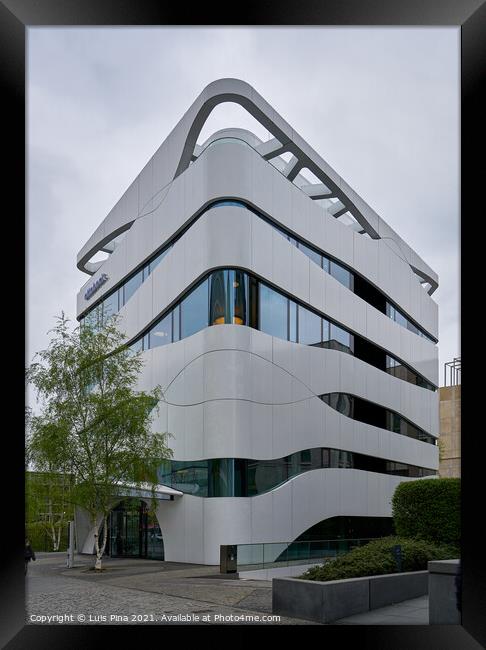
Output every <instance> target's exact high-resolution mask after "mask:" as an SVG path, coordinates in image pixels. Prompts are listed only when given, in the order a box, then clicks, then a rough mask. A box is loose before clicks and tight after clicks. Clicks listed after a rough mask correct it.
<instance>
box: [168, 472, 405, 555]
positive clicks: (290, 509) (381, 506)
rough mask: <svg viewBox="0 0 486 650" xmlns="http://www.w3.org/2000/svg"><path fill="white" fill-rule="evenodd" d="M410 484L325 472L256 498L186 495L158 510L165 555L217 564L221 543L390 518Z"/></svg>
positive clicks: (291, 536)
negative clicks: (328, 523)
mask: <svg viewBox="0 0 486 650" xmlns="http://www.w3.org/2000/svg"><path fill="white" fill-rule="evenodd" d="M407 480H409V479H404V478H399V477H396V476H387V475H384V474H374V473H372V472H364V471H361V470H349V469H324V470H312V471H310V472H305V473H304V474H300V475H298V476H296V477H295V478H293V479H291V480H290V481H288V482H287V483H284V484H283V485H281V486H280V487H278V488H276V489H275V490H272V491H271V492H267V493H265V494H261V495H258V496H255V497H240V498H237V499H236V498H230V497H221V498H212V499H204V498H200V497H195V496H191V495H188V494H185V495H184V496H183V497H182V498H181V499H177V500H176V501H174V502H168V501H163V502H161V503H159V504H158V507H157V517H158V520H159V522H160V527H161V530H162V535H163V537H164V550H165V556H166V559H170V560H172V561H174V562H196V563H201V564H218V563H219V545H220V544H251V543H258V542H263V541H264V542H282V541H285V540H287V541H288V540H293V539H295V538H296V537H298V536H299V535H300V534H301V533H303V532H304V531H305V530H307V529H308V528H310V527H311V526H313V525H314V524H315V523H316V522H318V521H321V520H322V519H327V518H328V517H336V516H363V515H368V516H374V517H389V516H390V514H391V512H390V503H389V501H390V497H391V495H392V494H393V492H394V490H395V488H396V486H397V485H398V484H399V483H401V482H402V481H407ZM310 497H312V498H310Z"/></svg>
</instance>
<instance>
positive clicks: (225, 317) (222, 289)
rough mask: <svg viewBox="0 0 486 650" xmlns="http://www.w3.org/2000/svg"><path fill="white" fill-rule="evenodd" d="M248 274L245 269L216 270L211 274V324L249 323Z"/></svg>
mask: <svg viewBox="0 0 486 650" xmlns="http://www.w3.org/2000/svg"><path fill="white" fill-rule="evenodd" d="M247 296H248V276H247V275H246V273H243V271H231V270H225V271H215V272H214V273H212V274H211V276H210V300H209V305H210V306H209V312H210V313H209V324H210V325H223V324H225V323H226V324H232V325H248V319H249V314H248V307H249V305H248V298H247Z"/></svg>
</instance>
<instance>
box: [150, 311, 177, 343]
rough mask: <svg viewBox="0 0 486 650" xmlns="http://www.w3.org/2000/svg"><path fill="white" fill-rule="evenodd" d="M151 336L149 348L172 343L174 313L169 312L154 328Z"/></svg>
mask: <svg viewBox="0 0 486 650" xmlns="http://www.w3.org/2000/svg"><path fill="white" fill-rule="evenodd" d="M149 336H150V341H149V346H150V347H151V348H156V347H158V346H159V345H167V343H172V312H169V313H168V314H167V315H166V316H165V317H164V318H163V319H162V320H161V321H159V322H158V323H156V324H155V325H154V326H153V327H152V329H151V330H150V335H149Z"/></svg>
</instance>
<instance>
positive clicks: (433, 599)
mask: <svg viewBox="0 0 486 650" xmlns="http://www.w3.org/2000/svg"><path fill="white" fill-rule="evenodd" d="M428 567H429V623H430V625H460V624H461V613H460V611H459V610H458V609H457V595H456V575H457V574H458V573H459V570H460V565H459V560H435V561H433V562H429V564H428Z"/></svg>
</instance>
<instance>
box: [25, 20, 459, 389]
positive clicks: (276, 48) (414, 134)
mask: <svg viewBox="0 0 486 650" xmlns="http://www.w3.org/2000/svg"><path fill="white" fill-rule="evenodd" d="M459 47H460V32H459V29H457V28H455V27H453V28H424V27H421V28H349V27H347V28H335V27H320V28H233V27H229V28H173V27H172V28H158V27H157V28H156V27H148V28H95V29H93V28H67V29H66V28H29V29H28V51H27V56H28V69H27V89H28V90H27V93H28V94H27V101H28V114H27V138H28V197H27V198H28V241H27V274H28V287H27V310H28V311H27V315H28V342H27V345H28V348H27V362H28V363H29V362H30V361H31V359H32V356H33V354H34V353H35V352H36V351H38V350H41V349H43V348H45V347H47V344H48V340H49V338H48V335H47V331H48V330H49V329H50V328H51V327H52V326H53V325H54V317H55V316H56V315H57V314H60V312H61V310H64V312H66V313H67V314H68V315H69V316H70V317H71V318H72V319H74V318H75V316H76V313H75V309H76V293H77V292H78V290H79V288H80V287H81V285H82V284H84V282H85V281H86V280H87V279H88V276H86V275H85V274H84V273H82V272H81V271H78V269H77V268H76V255H77V253H78V251H79V249H80V248H81V247H82V245H83V244H84V243H85V242H86V240H87V239H88V237H89V236H90V235H91V234H92V232H93V231H94V229H95V228H96V227H97V226H98V225H99V223H100V222H101V221H102V219H103V218H104V217H105V216H106V214H107V213H108V212H109V210H110V209H111V208H112V207H113V205H114V204H115V203H116V201H117V200H118V199H119V198H120V196H121V194H122V193H123V192H124V191H125V189H126V188H127V187H128V186H129V185H130V183H131V182H132V181H133V179H134V178H135V177H136V176H137V174H138V173H139V172H140V170H141V169H142V167H143V166H144V165H145V164H146V163H147V161H148V160H149V158H150V157H151V156H152V155H153V153H154V152H155V151H156V149H157V148H158V147H159V145H160V144H161V143H162V141H163V140H164V139H165V138H166V136H167V135H168V133H169V132H170V131H171V130H172V128H173V127H174V126H175V125H176V123H177V122H178V121H179V119H180V118H181V116H182V114H183V113H184V112H185V111H186V110H187V108H188V107H189V106H190V104H191V103H192V102H193V101H194V99H195V98H196V97H197V95H198V94H199V93H200V92H201V90H202V89H203V88H204V86H206V85H207V84H208V83H209V82H211V81H213V80H214V79H217V78H220V77H237V78H240V79H243V80H245V81H247V82H249V83H250V84H251V85H252V86H254V87H255V88H256V90H258V92H259V93H260V94H261V95H263V97H264V98H265V99H266V100H267V101H268V102H269V103H270V104H271V105H272V106H274V107H275V109H276V110H277V111H278V112H279V113H280V114H281V115H282V117H283V118H284V119H286V120H287V121H288V122H289V123H290V124H291V126H293V128H294V129H295V130H296V131H297V132H298V133H299V134H300V135H301V136H302V137H303V138H304V139H305V140H307V141H308V142H309V144H310V145H311V146H312V147H313V148H314V149H315V150H316V151H317V152H318V153H319V154H320V155H321V156H322V157H323V158H324V160H326V161H327V162H328V163H329V164H330V165H331V166H332V167H333V168H334V169H335V170H336V171H337V172H338V173H339V174H340V175H341V176H342V177H343V178H344V179H345V180H346V181H347V182H348V183H349V184H350V185H351V187H353V188H354V189H355V190H356V191H357V192H358V194H360V195H361V196H362V197H363V199H364V200H365V201H366V202H367V203H368V204H369V205H370V206H371V207H372V208H373V209H374V210H375V211H376V212H377V213H378V214H379V215H380V216H382V217H383V218H384V219H385V220H386V221H387V222H388V223H389V224H390V225H391V227H392V228H394V229H395V230H396V231H397V232H398V234H399V235H400V236H402V237H403V238H404V239H405V241H407V242H408V243H409V244H410V245H411V246H412V248H414V249H415V250H416V251H417V252H418V253H419V255H421V256H422V257H423V258H424V260H425V261H426V262H427V263H428V264H429V265H430V266H431V267H432V268H433V269H434V270H435V271H436V272H437V273H438V274H439V282H440V286H439V289H438V290H437V291H436V292H435V294H434V299H435V300H436V301H437V302H438V304H439V314H440V329H439V338H440V345H439V349H440V373H439V377H440V381H441V383H442V381H443V370H442V368H443V364H444V362H446V361H449V360H451V359H452V358H453V357H455V356H458V355H459V354H460V349H459V244H460V242H459V101H460V100H459V80H460V67H459ZM246 115H247V114H246V113H245V112H244V111H243V109H237V108H235V107H233V106H232V105H228V104H227V105H225V106H220V107H218V108H217V109H215V111H214V112H213V115H212V116H211V117H210V118H209V120H208V123H207V124H206V126H205V128H204V130H203V133H202V135H201V138H200V140H202V139H205V137H207V136H208V135H210V133H212V132H214V131H215V130H217V129H219V128H224V127H228V126H242V127H246V128H250V129H252V130H254V126H255V123H254V122H253V119H252V118H250V117H247V116H246ZM256 130H257V135H260V136H263V137H264V139H267V137H268V134H267V133H266V132H265V131H263V130H262V128H261V127H259V130H258V127H257V129H256Z"/></svg>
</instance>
